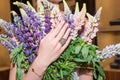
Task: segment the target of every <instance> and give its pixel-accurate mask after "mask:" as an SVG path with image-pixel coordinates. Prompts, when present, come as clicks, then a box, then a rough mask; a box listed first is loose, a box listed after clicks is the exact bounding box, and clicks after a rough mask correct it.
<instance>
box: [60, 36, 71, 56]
mask: <svg viewBox="0 0 120 80" xmlns="http://www.w3.org/2000/svg"><path fill="white" fill-rule="evenodd" d="M70 41H71V37H69V38H68V39H67V41H66V43H65V44H64V45H63V46H62V47H61V48H60V50H59V54H61V53H62V52H63V51H64V50H65V49H66V48H67V46H68V45H69V43H70Z"/></svg>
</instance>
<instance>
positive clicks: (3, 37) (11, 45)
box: [0, 34, 17, 53]
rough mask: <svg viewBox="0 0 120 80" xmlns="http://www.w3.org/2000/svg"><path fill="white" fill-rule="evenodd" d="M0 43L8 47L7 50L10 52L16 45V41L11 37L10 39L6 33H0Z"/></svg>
mask: <svg viewBox="0 0 120 80" xmlns="http://www.w3.org/2000/svg"><path fill="white" fill-rule="evenodd" d="M0 43H1V44H2V45H3V46H4V47H6V48H8V50H9V51H10V53H11V52H12V50H13V49H14V48H15V47H16V46H17V44H16V42H15V41H13V40H12V39H10V38H9V37H8V36H7V35H5V34H0Z"/></svg>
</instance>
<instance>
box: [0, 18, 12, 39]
mask: <svg viewBox="0 0 120 80" xmlns="http://www.w3.org/2000/svg"><path fill="white" fill-rule="evenodd" d="M10 25H12V24H11V23H8V22H6V21H4V20H2V19H0V26H1V27H2V28H3V29H4V30H5V31H6V32H7V33H8V34H9V35H10V36H11V37H13V36H14V32H13V31H12V29H13V28H12V27H13V26H10Z"/></svg>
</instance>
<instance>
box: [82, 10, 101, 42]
mask: <svg viewBox="0 0 120 80" xmlns="http://www.w3.org/2000/svg"><path fill="white" fill-rule="evenodd" d="M101 10H102V8H99V10H98V12H97V14H96V15H95V16H94V17H93V16H91V15H90V14H89V13H87V17H88V21H86V23H85V26H84V31H83V32H82V34H80V37H81V38H82V39H84V40H85V41H86V42H87V43H89V44H91V43H92V39H93V38H94V37H95V36H96V32H97V31H98V28H97V26H98V25H99V23H98V20H99V16H100V13H101Z"/></svg>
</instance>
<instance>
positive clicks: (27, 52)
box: [24, 49, 32, 56]
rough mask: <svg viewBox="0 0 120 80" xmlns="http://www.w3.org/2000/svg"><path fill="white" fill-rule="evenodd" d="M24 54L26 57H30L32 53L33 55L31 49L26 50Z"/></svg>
mask: <svg viewBox="0 0 120 80" xmlns="http://www.w3.org/2000/svg"><path fill="white" fill-rule="evenodd" d="M24 53H25V55H26V56H30V55H31V53H32V50H31V49H25V51H24Z"/></svg>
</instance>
